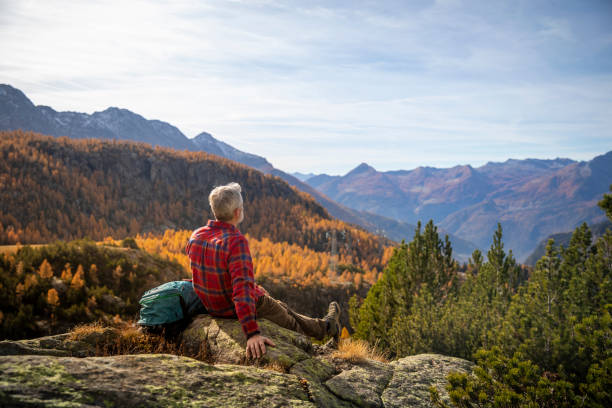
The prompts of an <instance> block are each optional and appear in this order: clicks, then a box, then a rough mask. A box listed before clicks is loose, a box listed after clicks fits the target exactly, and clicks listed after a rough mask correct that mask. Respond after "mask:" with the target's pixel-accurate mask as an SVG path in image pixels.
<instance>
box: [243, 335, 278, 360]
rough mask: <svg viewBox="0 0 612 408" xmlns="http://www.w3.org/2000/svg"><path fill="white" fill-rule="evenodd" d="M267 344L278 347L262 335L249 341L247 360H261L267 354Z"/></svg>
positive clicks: (255, 336)
mask: <svg viewBox="0 0 612 408" xmlns="http://www.w3.org/2000/svg"><path fill="white" fill-rule="evenodd" d="M266 344H267V345H269V346H272V347H274V346H276V344H274V342H273V341H272V340H270V339H269V338H267V337H264V336H262V335H260V334H256V335H254V336H252V337H250V338H249V339H248V340H247V345H246V355H247V358H259V357H261V356H263V355H264V354H266Z"/></svg>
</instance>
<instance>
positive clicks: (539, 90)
mask: <svg viewBox="0 0 612 408" xmlns="http://www.w3.org/2000/svg"><path fill="white" fill-rule="evenodd" d="M0 51H1V55H2V58H1V59H0V82H2V83H9V84H11V85H13V86H15V87H17V88H19V89H21V90H22V91H24V92H25V93H26V95H27V96H28V97H30V99H32V100H33V102H34V103H35V104H43V105H49V106H51V107H53V108H54V109H56V110H72V111H82V112H88V113H92V112H94V111H100V110H103V109H105V108H106V107H108V106H118V107H122V108H127V109H130V110H132V111H134V112H137V113H139V114H141V115H143V116H145V117H146V118H149V119H160V120H164V121H167V122H170V123H171V124H173V125H175V126H177V127H178V128H179V129H180V130H181V131H183V133H185V134H186V135H187V136H188V137H193V136H195V135H197V134H198V133H199V132H201V131H207V132H210V133H212V134H213V135H214V136H215V137H217V138H218V139H220V140H223V141H224V142H227V143H229V144H231V145H233V146H235V147H237V148H239V149H242V150H245V151H247V152H250V153H255V154H259V155H262V156H264V157H266V158H268V160H269V161H270V162H271V163H272V164H274V165H275V166H276V167H278V168H280V169H282V170H285V171H290V172H292V171H301V172H315V173H321V172H325V173H329V174H343V173H346V172H347V171H349V170H350V169H352V168H353V167H355V166H356V165H358V164H359V163H361V162H367V163H369V164H371V165H372V166H374V167H375V168H376V169H378V170H396V169H411V168H414V167H417V166H436V167H450V166H453V165H457V164H472V165H473V166H478V165H481V164H484V163H485V162H487V161H504V160H506V159H508V158H518V159H521V158H528V157H537V158H555V157H569V158H573V159H578V160H588V159H590V158H592V157H594V156H596V155H598V154H602V153H605V152H607V151H609V150H612V2H611V1H607V0H604V1H591V0H588V1H538V0H528V1H522V0H516V1H496V0H487V1H460V0H443V1H442V0H440V1H335V2H332V1H258V0H245V1H184V0H178V1H167V2H166V1H138V0H135V1H133V0H130V1H128V2H123V1H115V0H112V1H111V0H109V1H87V2H74V1H55V0H46V1H28V0H20V1H8V0H0Z"/></svg>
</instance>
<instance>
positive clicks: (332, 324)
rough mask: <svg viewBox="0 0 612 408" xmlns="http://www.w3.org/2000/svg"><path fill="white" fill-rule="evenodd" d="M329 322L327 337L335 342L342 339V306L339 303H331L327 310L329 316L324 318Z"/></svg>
mask: <svg viewBox="0 0 612 408" xmlns="http://www.w3.org/2000/svg"><path fill="white" fill-rule="evenodd" d="M323 320H325V321H326V322H327V335H328V336H332V337H333V338H334V339H335V340H338V338H340V305H339V304H338V302H331V303H330V304H329V308H328V309H327V314H326V315H325V317H324V318H323Z"/></svg>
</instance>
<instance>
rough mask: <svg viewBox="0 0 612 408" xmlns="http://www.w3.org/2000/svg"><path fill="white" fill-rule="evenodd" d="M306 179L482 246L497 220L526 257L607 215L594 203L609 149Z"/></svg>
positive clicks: (357, 205) (610, 167) (335, 194)
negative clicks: (582, 155) (587, 154)
mask: <svg viewBox="0 0 612 408" xmlns="http://www.w3.org/2000/svg"><path fill="white" fill-rule="evenodd" d="M306 183H307V184H310V185H311V186H312V187H313V188H316V189H317V190H318V191H320V192H321V193H323V194H325V195H326V196H328V197H330V198H331V199H333V200H335V201H337V202H338V203H340V204H344V205H346V206H349V207H351V208H354V209H357V210H361V211H369V212H373V213H377V214H381V215H385V216H387V217H392V218H395V219H398V220H401V221H404V222H407V223H415V222H417V221H418V220H429V219H433V220H434V222H435V223H436V225H439V226H440V227H441V228H443V229H445V230H446V231H450V232H451V233H453V234H456V235H459V236H461V237H462V238H464V239H467V240H468V241H470V242H474V243H475V244H476V245H477V246H478V247H480V248H487V247H488V246H489V245H490V242H491V236H492V234H493V231H494V230H495V228H496V226H497V222H500V223H501V225H502V228H503V230H504V243H505V244H506V248H510V249H513V252H514V254H515V256H517V258H518V259H519V260H523V259H524V258H525V257H526V256H527V255H529V253H530V252H531V251H532V250H533V249H534V248H535V247H536V245H537V244H538V242H540V240H542V239H543V238H545V237H547V236H549V235H551V234H554V233H558V232H566V231H569V230H572V229H574V228H575V227H576V226H578V225H579V224H581V223H582V222H587V223H589V224H593V223H597V222H601V221H604V220H605V216H604V213H603V212H602V211H601V210H600V209H599V208H598V207H597V202H598V201H599V200H600V199H601V198H602V196H603V194H604V193H606V192H607V191H608V188H609V186H610V184H611V183H612V151H611V152H608V153H606V154H604V155H601V156H597V157H595V158H594V159H592V160H590V161H584V162H576V161H574V160H570V159H554V160H537V159H526V160H514V159H510V160H507V161H505V162H503V163H487V164H485V165H483V166H481V167H477V168H473V167H472V166H469V165H467V166H455V167H452V168H446V169H438V168H432V167H419V168H416V169H414V170H399V171H387V172H379V171H377V170H376V169H374V168H373V167H371V166H369V165H368V164H366V163H362V164H360V165H359V166H357V167H356V168H354V169H353V170H351V171H350V172H348V173H347V174H345V175H344V176H330V175H327V174H319V175H316V176H313V177H310V178H308V179H306Z"/></svg>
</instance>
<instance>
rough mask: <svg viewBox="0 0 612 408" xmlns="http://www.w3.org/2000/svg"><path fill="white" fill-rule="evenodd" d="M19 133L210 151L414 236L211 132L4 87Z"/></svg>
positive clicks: (0, 108) (343, 215)
mask: <svg viewBox="0 0 612 408" xmlns="http://www.w3.org/2000/svg"><path fill="white" fill-rule="evenodd" d="M17 129H22V130H29V131H35V132H39V133H42V134H47V135H52V136H68V137H71V138H77V139H83V138H87V139H89V138H96V139H116V140H132V141H137V142H144V143H149V144H151V145H154V146H165V147H170V148H173V149H178V150H189V151H205V152H207V153H210V154H214V155H218V156H221V157H224V158H227V159H230V160H233V161H237V162H239V163H242V164H244V165H247V166H250V167H253V168H255V169H257V170H259V171H261V172H263V173H265V174H271V175H274V176H277V177H280V178H281V179H283V180H284V181H285V182H287V183H288V184H290V185H291V186H293V187H295V188H297V189H298V190H300V191H302V192H305V193H307V194H310V195H311V196H313V197H314V198H315V200H316V201H317V202H318V203H319V204H321V205H322V206H323V207H324V208H325V209H326V210H327V211H328V212H329V214H330V215H331V216H333V217H335V218H338V219H340V220H342V221H345V222H349V223H352V224H356V225H359V226H361V227H362V228H365V229H366V230H368V231H370V232H373V233H376V234H379V235H384V236H385V237H386V238H389V239H391V240H394V241H401V240H402V239H406V240H409V239H410V238H411V237H412V236H413V234H414V230H415V226H414V225H413V224H410V223H406V222H403V221H399V220H395V219H393V218H390V217H385V216H383V215H379V214H374V213H368V212H366V211H362V210H355V209H352V208H350V207H348V206H345V205H341V204H338V203H336V202H335V201H333V200H331V199H330V198H328V197H326V196H325V195H324V194H322V193H321V192H319V191H318V190H317V189H315V188H313V187H311V186H310V185H308V184H306V183H303V182H302V181H300V180H299V179H298V178H296V177H294V176H293V175H290V174H288V173H285V172H283V171H281V170H279V169H276V168H274V166H273V165H272V164H270V163H269V162H268V161H267V160H266V159H265V158H264V157H261V156H257V155H255V154H251V153H246V152H243V151H241V150H238V149H236V148H234V147H232V146H230V145H229V144H227V143H224V142H222V141H220V140H218V139H216V138H214V137H213V136H212V135H211V134H210V133H207V132H202V133H200V134H198V135H197V136H196V137H195V138H193V139H189V138H187V136H185V135H184V134H183V133H182V132H181V131H180V130H179V129H177V128H176V127H175V126H172V125H170V124H169V123H166V122H162V121H159V120H148V119H145V118H144V117H142V116H141V115H138V114H136V113H133V112H131V111H129V110H127V109H120V108H116V107H110V108H108V109H106V110H104V111H101V112H94V113H93V114H87V113H78V112H57V111H55V110H54V109H52V108H50V107H48V106H42V105H39V106H36V105H34V104H33V103H32V101H30V100H29V99H28V98H27V96H26V95H25V94H24V93H23V92H22V91H20V90H19V89H16V88H14V87H12V86H10V85H6V84H0V130H17ZM450 239H451V241H452V243H453V248H454V251H455V257H456V258H457V259H459V260H466V259H467V257H468V256H469V254H471V252H472V251H473V250H474V249H475V248H476V246H475V245H474V244H473V243H471V242H468V241H466V240H464V239H462V238H460V237H457V236H454V235H452V234H450Z"/></svg>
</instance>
